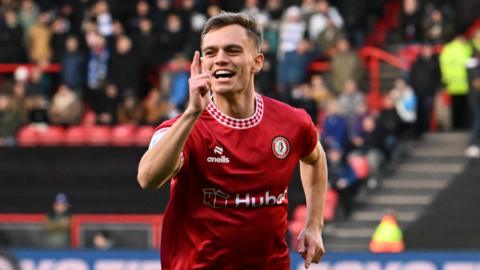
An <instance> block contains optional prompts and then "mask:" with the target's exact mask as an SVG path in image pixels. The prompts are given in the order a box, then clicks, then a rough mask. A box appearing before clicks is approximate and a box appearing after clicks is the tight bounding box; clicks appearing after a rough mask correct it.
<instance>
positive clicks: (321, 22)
mask: <svg viewBox="0 0 480 270" xmlns="http://www.w3.org/2000/svg"><path fill="white" fill-rule="evenodd" d="M328 19H330V20H331V21H332V22H333V24H334V25H335V26H336V27H337V28H339V29H341V28H342V27H343V18H342V16H341V15H340V13H339V12H338V10H337V9H336V8H335V7H333V6H331V5H330V3H329V2H328V1H327V0H319V1H318V2H317V3H316V10H315V14H313V15H312V16H311V17H310V20H309V21H308V34H309V38H310V40H311V41H315V40H316V39H317V38H318V36H319V34H320V33H321V32H323V31H324V30H325V28H326V27H327V23H328Z"/></svg>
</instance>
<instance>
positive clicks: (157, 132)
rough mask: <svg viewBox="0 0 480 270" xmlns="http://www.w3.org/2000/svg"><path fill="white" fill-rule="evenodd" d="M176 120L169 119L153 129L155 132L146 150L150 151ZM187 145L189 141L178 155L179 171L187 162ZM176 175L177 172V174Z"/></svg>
mask: <svg viewBox="0 0 480 270" xmlns="http://www.w3.org/2000/svg"><path fill="white" fill-rule="evenodd" d="M177 119H178V117H177V118H174V119H170V120H167V121H165V122H163V123H161V124H160V125H159V126H157V127H156V128H155V132H154V133H153V136H152V138H151V139H150V144H149V146H148V149H151V148H152V147H153V146H155V144H157V142H158V141H159V140H160V139H161V138H162V137H163V136H164V135H165V133H166V132H167V131H168V130H169V129H170V127H171V126H172V125H173V124H174V123H175V121H176V120H177ZM188 145H189V139H187V142H186V143H185V147H184V148H183V150H182V152H181V153H180V168H179V171H180V170H181V169H182V168H183V167H184V164H185V163H186V162H187V161H186V160H187V157H188V155H187V153H188ZM177 173H178V172H177Z"/></svg>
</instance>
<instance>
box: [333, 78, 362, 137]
mask: <svg viewBox="0 0 480 270" xmlns="http://www.w3.org/2000/svg"><path fill="white" fill-rule="evenodd" d="M338 104H339V105H340V110H341V111H342V113H343V115H345V118H346V120H347V123H348V126H349V129H353V128H354V127H355V125H356V123H357V121H358V119H359V117H358V116H359V114H360V116H362V114H363V113H362V111H361V109H362V107H365V95H364V94H363V93H362V92H361V91H360V90H358V87H357V83H356V82H355V81H353V80H347V81H346V82H345V86H344V90H343V91H342V93H341V94H340V96H339V97H338ZM359 109H360V110H359Z"/></svg>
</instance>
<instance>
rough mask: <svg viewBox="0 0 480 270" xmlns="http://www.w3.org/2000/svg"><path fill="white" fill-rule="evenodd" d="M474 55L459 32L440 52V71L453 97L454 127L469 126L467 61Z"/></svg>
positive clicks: (462, 127)
mask: <svg viewBox="0 0 480 270" xmlns="http://www.w3.org/2000/svg"><path fill="white" fill-rule="evenodd" d="M471 55H472V48H471V47H470V44H469V43H468V42H467V40H466V39H465V37H463V36H462V35H461V34H458V35H457V36H456V37H455V39H453V40H452V41H450V42H449V43H447V44H445V46H444V47H443V50H442V52H441V53H440V71H441V74H442V81H443V83H444V84H445V86H446V87H447V92H448V94H449V95H450V96H451V98H452V106H451V115H452V124H453V128H454V129H464V128H466V127H467V126H468V124H469V123H468V120H469V117H470V115H469V108H468V98H467V95H468V90H469V89H468V74H467V65H466V64H467V61H468V60H469V59H470V56H471Z"/></svg>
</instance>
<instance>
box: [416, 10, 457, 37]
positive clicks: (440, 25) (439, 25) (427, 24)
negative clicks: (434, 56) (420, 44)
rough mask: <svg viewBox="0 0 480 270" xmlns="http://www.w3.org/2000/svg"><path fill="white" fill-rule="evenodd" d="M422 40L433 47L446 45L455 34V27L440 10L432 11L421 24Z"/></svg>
mask: <svg viewBox="0 0 480 270" xmlns="http://www.w3.org/2000/svg"><path fill="white" fill-rule="evenodd" d="M423 34H424V36H425V37H424V40H425V41H427V42H431V43H432V44H435V45H439V44H440V45H441V44H445V43H447V42H448V41H449V40H451V39H452V37H453V35H454V34H455V26H454V25H453V22H452V21H450V20H449V18H445V17H444V15H443V13H442V11H441V10H440V9H433V10H432V11H431V12H430V13H429V14H428V17H427V19H425V21H424V23H423Z"/></svg>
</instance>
